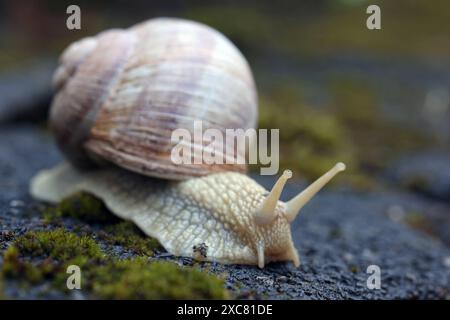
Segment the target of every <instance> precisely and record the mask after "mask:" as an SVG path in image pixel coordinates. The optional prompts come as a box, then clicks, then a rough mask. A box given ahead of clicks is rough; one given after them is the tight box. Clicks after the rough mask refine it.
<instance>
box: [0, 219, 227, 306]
mask: <svg viewBox="0 0 450 320" xmlns="http://www.w3.org/2000/svg"><path fill="white" fill-rule="evenodd" d="M117 228H118V229H122V234H121V236H122V237H124V238H125V237H126V235H127V234H128V235H130V237H134V236H133V233H132V232H134V230H133V231H131V230H132V229H131V228H130V227H129V226H127V225H125V224H120V226H119V227H117ZM124 238H123V239H122V240H120V241H124V242H126V240H125V239H124ZM131 243H133V244H135V243H134V242H133V241H131ZM141 245H142V247H138V248H139V249H140V250H142V252H147V253H148V252H149V251H148V250H151V248H152V247H150V246H149V244H147V243H146V244H145V245H144V244H143V243H141ZM3 261H4V263H3V268H2V274H1V276H5V277H9V278H13V279H16V280H19V281H21V282H23V283H24V284H26V285H29V284H30V283H31V284H35V283H39V282H41V281H43V280H44V279H47V280H48V281H50V283H51V284H52V285H53V287H54V288H56V289H58V290H61V291H66V290H67V288H66V280H67V276H68V275H67V274H66V269H67V266H68V265H71V264H75V265H78V266H80V267H81V272H82V286H83V289H84V290H86V291H87V292H90V293H91V294H92V296H93V297H97V298H114V299H222V298H228V297H229V293H228V291H227V290H226V289H224V288H223V283H224V281H223V279H220V278H218V277H216V276H214V275H209V274H207V273H206V272H202V271H200V270H199V269H197V268H192V267H180V266H177V265H176V264H173V263H169V262H150V261H148V259H147V258H144V257H139V258H135V259H125V260H119V259H117V258H114V257H111V256H106V255H104V254H103V252H102V251H101V249H100V247H99V245H98V244H97V242H96V241H95V240H94V239H92V238H90V237H88V236H78V235H76V234H74V233H72V232H68V231H66V230H64V229H60V228H59V229H55V230H52V231H31V232H28V233H26V234H24V235H22V236H20V237H18V238H16V239H15V240H14V242H13V244H12V245H11V246H10V247H9V248H8V249H7V250H6V251H5V253H4V254H3Z"/></svg>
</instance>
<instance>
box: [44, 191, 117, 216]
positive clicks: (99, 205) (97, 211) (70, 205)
mask: <svg viewBox="0 0 450 320" xmlns="http://www.w3.org/2000/svg"><path fill="white" fill-rule="evenodd" d="M60 217H71V218H76V219H80V220H83V221H86V222H92V223H112V222H117V221H118V219H117V218H116V217H115V216H114V215H112V214H111V212H110V211H109V210H108V209H107V208H106V206H105V205H104V203H103V201H102V200H100V199H99V198H97V197H95V196H93V195H91V194H88V193H85V192H79V193H76V194H74V195H72V196H69V197H67V198H65V199H64V200H63V201H61V202H60V203H59V204H58V205H56V206H54V207H48V208H46V210H45V211H44V218H45V219H46V220H47V221H54V220H55V219H58V218H60Z"/></svg>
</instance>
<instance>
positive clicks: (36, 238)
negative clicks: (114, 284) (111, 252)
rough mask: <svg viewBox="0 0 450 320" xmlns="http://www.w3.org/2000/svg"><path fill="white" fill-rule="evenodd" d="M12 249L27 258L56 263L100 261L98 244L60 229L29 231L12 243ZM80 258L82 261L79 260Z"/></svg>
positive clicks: (100, 255) (101, 255)
mask: <svg viewBox="0 0 450 320" xmlns="http://www.w3.org/2000/svg"><path fill="white" fill-rule="evenodd" d="M14 247H15V248H17V250H18V252H19V253H20V254H21V255H24V256H27V257H39V258H51V259H53V260H57V261H69V260H72V259H77V260H78V262H81V260H86V259H101V258H103V253H102V251H101V249H100V247H99V246H98V244H97V243H96V242H95V240H93V239H92V238H90V237H88V236H81V237H80V236H78V235H76V234H74V233H72V232H68V231H66V230H64V229H62V228H57V229H54V230H52V231H30V232H27V233H25V234H24V235H22V236H20V237H18V238H17V239H16V240H15V241H14ZM80 257H82V258H83V259H80Z"/></svg>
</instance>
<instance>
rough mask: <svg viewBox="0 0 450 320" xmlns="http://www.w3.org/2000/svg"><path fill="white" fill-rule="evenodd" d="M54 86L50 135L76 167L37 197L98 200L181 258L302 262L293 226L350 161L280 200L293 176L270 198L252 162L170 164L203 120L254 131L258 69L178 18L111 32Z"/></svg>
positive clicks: (37, 185)
mask: <svg viewBox="0 0 450 320" xmlns="http://www.w3.org/2000/svg"><path fill="white" fill-rule="evenodd" d="M54 85H55V89H56V94H55V97H54V99H53V103H52V106H51V110H50V126H51V129H52V131H53V133H54V135H55V137H56V141H57V143H58V145H59V147H60V149H61V150H62V151H63V153H64V154H65V156H66V157H67V159H68V162H64V163H62V164H60V165H58V166H57V167H55V168H53V169H50V170H43V171H41V172H39V173H38V174H37V175H36V176H35V177H34V178H33V179H32V181H31V185H30V193H31V194H32V196H33V197H35V198H36V199H39V200H43V201H47V202H51V203H57V202H59V201H61V200H62V199H64V198H65V197H67V196H70V195H72V194H74V193H76V192H80V191H84V192H88V193H91V194H93V195H95V196H97V197H98V198H100V199H102V200H103V201H104V203H105V205H106V206H107V207H108V208H109V209H110V211H111V212H112V213H114V214H115V215H117V216H118V217H120V218H123V219H126V220H130V221H133V222H134V223H135V224H136V225H137V226H138V227H139V228H140V229H142V231H143V232H144V233H146V234H147V235H149V236H151V237H154V238H156V239H157V240H158V241H159V242H160V243H161V245H162V246H163V247H164V248H165V249H166V250H167V251H168V252H170V253H171V254H173V255H176V256H186V257H192V258H194V259H198V260H207V261H217V262H221V263H233V264H251V265H258V266H259V267H260V268H263V267H264V265H265V264H266V263H268V262H270V261H292V262H293V263H294V265H295V266H298V265H299V264H300V260H299V256H298V253H297V250H296V249H295V247H294V244H293V242H292V237H291V230H290V223H291V222H292V221H293V220H294V219H295V217H296V216H297V214H298V212H299V211H300V209H301V208H302V207H303V206H304V205H305V204H306V203H307V202H308V201H309V200H310V199H311V198H312V197H313V196H314V195H315V194H316V193H317V192H318V191H319V190H320V189H321V188H322V187H323V186H324V185H325V184H327V183H328V181H330V180H331V179H332V178H333V177H334V176H335V175H336V174H337V173H338V172H340V171H342V170H344V169H345V165H344V164H343V163H338V164H336V165H335V166H334V167H333V168H332V169H331V170H330V171H328V172H327V173H325V174H324V175H323V176H322V177H320V178H319V179H318V180H316V181H315V182H314V183H312V184H311V185H310V186H309V187H308V188H306V189H305V190H304V191H303V192H301V193H300V194H299V195H297V196H296V197H294V198H293V199H291V200H290V201H288V202H281V201H279V198H280V195H281V192H282V189H283V187H284V185H285V183H286V181H287V180H288V179H289V178H290V177H291V176H292V173H291V172H290V171H289V170H286V171H284V173H283V174H282V175H281V176H280V177H279V179H278V181H277V182H276V183H275V185H274V186H273V188H272V190H271V191H270V192H269V191H266V190H265V189H264V188H263V187H262V186H260V185H259V184H258V183H257V182H255V181H254V180H252V179H251V178H249V177H248V176H246V175H245V174H244V173H242V172H243V171H245V169H246V168H245V166H244V167H242V165H237V164H232V165H230V164H227V165H216V164H215V165H206V164H201V165H175V164H174V163H172V162H171V160H170V149H171V147H173V145H172V144H171V142H170V133H171V131H172V130H174V129H176V128H178V127H183V128H191V127H192V125H193V122H194V121H196V120H201V121H202V122H203V123H204V124H206V126H209V127H211V128H216V129H217V128H218V129H219V130H222V131H224V130H225V129H227V128H242V129H247V128H254V127H255V124H256V118H257V102H256V101H257V98H256V89H255V86H254V82H253V78H252V74H251V71H250V69H249V67H248V64H247V62H246V60H245V59H244V57H243V56H242V54H241V53H240V52H239V51H238V50H237V49H236V47H234V45H233V44H232V43H231V42H230V41H228V40H227V39H226V38H225V37H224V36H223V35H222V34H220V33H219V32H217V31H215V30H213V29H211V28H209V27H207V26H204V25H202V24H199V23H195V22H191V21H186V20H180V19H168V18H163V19H153V20H149V21H146V22H143V23H141V24H138V25H136V26H134V27H132V28H130V29H126V30H109V31H105V32H102V33H100V34H99V35H97V36H95V37H90V38H85V39H82V40H80V41H78V42H75V43H74V44H72V45H71V46H69V47H68V48H67V49H66V50H65V51H64V53H63V54H62V57H61V61H60V66H59V67H58V69H57V70H56V72H55V75H54ZM194 147H197V148H200V149H201V148H203V145H197V146H194ZM199 252H200V253H199Z"/></svg>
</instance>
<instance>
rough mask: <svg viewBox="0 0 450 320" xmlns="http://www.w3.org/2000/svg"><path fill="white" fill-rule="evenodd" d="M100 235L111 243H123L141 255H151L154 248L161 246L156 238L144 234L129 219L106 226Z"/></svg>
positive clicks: (122, 244)
mask: <svg viewBox="0 0 450 320" xmlns="http://www.w3.org/2000/svg"><path fill="white" fill-rule="evenodd" d="M99 236H100V238H101V239H103V240H104V241H106V242H108V243H109V244H112V245H121V246H123V247H125V248H127V249H131V250H133V251H134V252H135V253H136V254H139V255H147V256H151V255H152V254H153V250H155V249H160V248H161V245H160V244H159V242H158V241H157V240H156V239H154V238H151V237H148V236H146V235H144V234H143V233H142V232H141V231H140V230H139V229H138V228H137V227H136V226H135V225H134V224H133V223H131V222H129V221H123V222H120V223H117V224H114V225H109V226H106V227H105V228H104V231H103V232H101V233H100V234H99Z"/></svg>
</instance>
